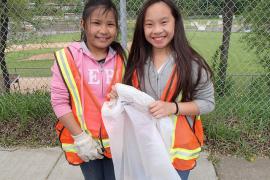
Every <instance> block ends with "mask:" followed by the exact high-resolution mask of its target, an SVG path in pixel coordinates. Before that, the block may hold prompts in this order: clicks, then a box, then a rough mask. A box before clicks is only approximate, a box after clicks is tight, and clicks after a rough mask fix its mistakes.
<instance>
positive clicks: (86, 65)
mask: <svg viewBox="0 0 270 180" xmlns="http://www.w3.org/2000/svg"><path fill="white" fill-rule="evenodd" d="M69 48H70V50H71V53H72V55H73V57H74V61H75V64H76V66H77V68H78V70H79V73H80V74H81V77H82V79H83V80H84V81H85V82H86V83H87V84H88V85H89V86H90V88H91V90H92V92H93V94H94V95H96V97H97V99H98V101H99V102H100V104H103V103H104V101H105V98H106V93H107V88H108V86H109V85H110V83H111V80H112V78H113V74H114V65H115V62H116V52H115V51H114V50H113V49H112V48H109V52H108V54H107V57H106V59H105V62H104V63H103V64H100V63H98V62H97V61H96V60H95V58H94V57H93V56H92V54H91V52H90V51H89V49H88V48H87V46H86V44H85V43H84V42H74V43H72V44H70V45H69ZM51 70H52V82H51V104H52V107H53V110H54V112H55V114H56V117H57V118H60V117H62V116H63V115H65V114H68V113H70V112H72V110H71V106H70V99H69V92H68V89H67V87H66V85H65V82H64V80H63V78H62V75H61V72H60V70H59V68H58V65H57V63H56V62H55V63H54V65H53V67H52V69H51ZM83 94H84V92H82V96H83ZM82 104H84V103H83V100H82ZM83 109H84V107H83Z"/></svg>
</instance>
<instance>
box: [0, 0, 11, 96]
mask: <svg viewBox="0 0 270 180" xmlns="http://www.w3.org/2000/svg"><path fill="white" fill-rule="evenodd" d="M0 7H1V14H0V15H1V17H0V66H1V70H2V75H3V80H4V87H5V89H6V92H9V89H10V83H9V82H10V80H9V73H8V69H7V65H6V61H5V49H6V41H7V35H8V21H9V19H8V6H7V0H2V2H1V5H0ZM0 83H2V82H0Z"/></svg>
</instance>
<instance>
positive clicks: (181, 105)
mask: <svg viewBox="0 0 270 180" xmlns="http://www.w3.org/2000/svg"><path fill="white" fill-rule="evenodd" d="M196 75H197V73H196V72H194V74H193V76H195V77H197V76H196ZM195 79H196V78H195ZM193 99H194V100H193V101H190V102H178V114H182V115H201V114H207V113H209V112H211V111H213V110H214V108H215V98H214V86H213V83H212V81H211V80H209V79H208V78H207V74H206V71H205V70H202V75H201V80H200V82H199V84H198V85H197V87H196V88H195V92H194V97H193ZM149 110H150V112H151V114H152V115H153V116H154V117H156V118H161V117H164V116H168V115H172V114H175V113H176V111H177V107H176V104H175V103H172V102H164V101H155V102H154V103H153V104H151V105H150V108H149Z"/></svg>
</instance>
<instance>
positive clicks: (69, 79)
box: [55, 49, 91, 134]
mask: <svg viewBox="0 0 270 180" xmlns="http://www.w3.org/2000/svg"><path fill="white" fill-rule="evenodd" d="M55 55H56V58H57V62H58V64H59V66H60V69H61V72H62V75H63V78H64V80H65V82H66V85H67V86H68V89H69V92H70V94H71V96H72V99H73V100H74V104H75V107H76V112H77V113H76V114H77V117H78V120H79V123H80V126H81V128H82V129H83V130H86V131H87V128H86V124H85V122H84V120H83V110H82V103H81V98H80V95H79V92H78V88H77V86H76V83H75V80H74V77H73V75H72V72H71V69H70V66H69V64H68V60H67V56H66V53H65V49H61V50H59V51H56V53H55ZM88 133H89V134H91V133H90V132H89V131H88Z"/></svg>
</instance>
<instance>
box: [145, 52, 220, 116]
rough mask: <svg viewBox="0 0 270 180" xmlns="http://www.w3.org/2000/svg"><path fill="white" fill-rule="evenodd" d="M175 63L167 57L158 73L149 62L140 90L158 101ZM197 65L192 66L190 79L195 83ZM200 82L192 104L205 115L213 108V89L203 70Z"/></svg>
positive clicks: (146, 65)
mask: <svg viewBox="0 0 270 180" xmlns="http://www.w3.org/2000/svg"><path fill="white" fill-rule="evenodd" d="M174 64H175V62H174V59H173V57H172V56H169V57H168V59H167V60H166V62H165V63H164V65H163V66H162V68H161V70H160V71H159V72H158V71H157V70H156V68H155V66H154V64H153V62H152V61H151V60H150V58H149V60H148V61H147V63H146V64H145V67H144V76H145V81H144V82H142V81H141V84H140V87H141V90H142V91H144V92H146V93H147V94H149V95H150V96H152V97H153V98H154V99H156V100H158V99H160V97H161V95H162V92H163V90H164V88H165V86H166V83H167V81H168V79H169V78H170V75H171V73H172V70H173V66H174ZM197 67H198V65H197V63H195V62H194V63H193V64H192V79H193V83H194V84H195V83H196V80H197V76H198V70H197ZM201 73H202V74H201V80H200V82H199V84H198V85H197V87H196V88H195V92H194V102H195V103H196V104H197V106H198V108H199V111H200V114H207V113H209V112H211V111H213V110H214V108H215V98H214V87H213V83H212V81H211V80H207V73H206V71H205V70H202V72H201Z"/></svg>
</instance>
